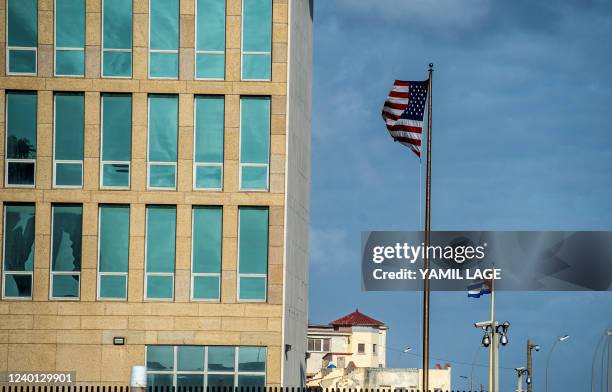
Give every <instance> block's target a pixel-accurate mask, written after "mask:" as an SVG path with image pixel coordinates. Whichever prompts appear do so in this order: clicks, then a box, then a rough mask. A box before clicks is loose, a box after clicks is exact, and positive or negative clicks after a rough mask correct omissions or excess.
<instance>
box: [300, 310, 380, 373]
mask: <svg viewBox="0 0 612 392" xmlns="http://www.w3.org/2000/svg"><path fill="white" fill-rule="evenodd" d="M386 346H387V327H386V326H385V324H384V323H382V322H380V321H378V320H375V319H373V318H371V317H369V316H366V315H365V314H363V313H361V312H359V310H356V311H354V312H353V313H351V314H348V315H346V316H344V317H341V318H339V319H338V320H335V321H332V322H331V323H329V324H327V325H309V326H308V347H307V352H308V360H307V361H306V374H307V376H313V375H315V374H316V373H318V372H319V371H320V370H321V369H326V368H338V369H344V368H346V367H347V366H348V365H349V364H350V363H353V366H354V367H360V368H365V367H385V365H386V360H385V358H386Z"/></svg>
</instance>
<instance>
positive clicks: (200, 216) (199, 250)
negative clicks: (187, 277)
mask: <svg viewBox="0 0 612 392" xmlns="http://www.w3.org/2000/svg"><path fill="white" fill-rule="evenodd" d="M222 222H223V210H222V208H221V207H195V208H194V209H193V236H192V238H193V271H192V272H195V273H220V272H221V238H222V229H221V228H222Z"/></svg>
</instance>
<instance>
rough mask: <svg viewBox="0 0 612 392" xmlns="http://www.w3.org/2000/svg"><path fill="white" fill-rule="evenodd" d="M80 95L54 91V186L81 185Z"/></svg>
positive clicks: (81, 136) (83, 120) (81, 115)
mask: <svg viewBox="0 0 612 392" xmlns="http://www.w3.org/2000/svg"><path fill="white" fill-rule="evenodd" d="M84 106H85V99H84V96H83V94H74V93H55V139H54V141H53V146H54V156H53V158H54V160H55V185H56V186H81V185H82V183H83V179H82V165H83V128H84V123H85V107H84Z"/></svg>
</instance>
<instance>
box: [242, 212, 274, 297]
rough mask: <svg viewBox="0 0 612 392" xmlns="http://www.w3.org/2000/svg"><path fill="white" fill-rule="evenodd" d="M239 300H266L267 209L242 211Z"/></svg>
mask: <svg viewBox="0 0 612 392" xmlns="http://www.w3.org/2000/svg"><path fill="white" fill-rule="evenodd" d="M239 226H240V227H239V234H238V235H239V238H238V241H239V245H238V252H239V254H238V259H239V260H238V274H239V280H240V282H239V292H240V295H239V299H244V300H264V299H265V298H266V277H267V273H268V209H267V208H260V207H241V208H240V209H239Z"/></svg>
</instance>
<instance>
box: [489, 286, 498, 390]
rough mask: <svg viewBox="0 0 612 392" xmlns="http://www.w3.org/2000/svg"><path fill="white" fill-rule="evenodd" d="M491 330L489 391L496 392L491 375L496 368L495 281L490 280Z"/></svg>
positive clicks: (492, 375) (493, 378)
mask: <svg viewBox="0 0 612 392" xmlns="http://www.w3.org/2000/svg"><path fill="white" fill-rule="evenodd" d="M491 328H492V329H491V344H490V345H489V391H495V392H497V389H496V388H495V386H494V384H495V382H494V380H495V376H494V374H493V372H494V370H495V368H496V364H495V363H494V361H495V360H496V358H495V355H496V354H495V352H494V351H495V349H494V347H495V345H496V343H497V336H496V331H495V279H491Z"/></svg>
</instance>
